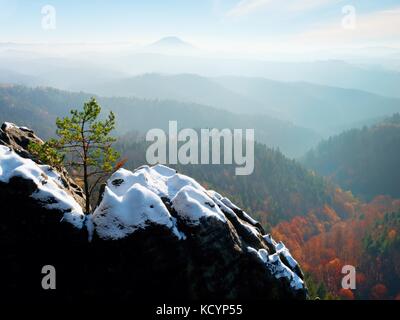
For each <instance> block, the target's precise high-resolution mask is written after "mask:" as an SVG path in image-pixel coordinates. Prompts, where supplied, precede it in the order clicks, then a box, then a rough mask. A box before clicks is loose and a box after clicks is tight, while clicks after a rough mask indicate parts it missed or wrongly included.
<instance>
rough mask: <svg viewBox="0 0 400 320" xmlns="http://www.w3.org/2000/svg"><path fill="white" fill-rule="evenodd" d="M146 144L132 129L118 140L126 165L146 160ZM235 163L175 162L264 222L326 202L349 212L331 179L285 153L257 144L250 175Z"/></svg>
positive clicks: (318, 207) (272, 222)
mask: <svg viewBox="0 0 400 320" xmlns="http://www.w3.org/2000/svg"><path fill="white" fill-rule="evenodd" d="M147 146H148V143H147V142H145V141H144V140H143V139H142V138H140V136H139V135H137V134H134V133H131V134H128V135H125V136H124V137H122V138H120V139H119V141H118V143H117V149H119V151H120V152H121V154H122V157H125V158H126V159H127V163H126V164H125V166H126V167H127V168H129V169H134V168H136V167H138V166H140V165H143V164H146V159H145V154H146V148H147ZM235 167H236V166H235V165H234V164H233V165H178V166H175V168H176V169H177V170H178V171H179V172H182V173H184V174H188V175H190V176H192V177H194V178H195V179H196V180H198V181H200V182H201V183H202V184H204V185H206V186H207V187H208V188H210V189H216V190H221V191H222V192H223V193H224V194H225V195H226V196H229V197H230V198H232V199H234V201H235V202H236V203H238V205H240V206H242V207H243V208H245V209H247V210H249V211H250V212H252V213H253V215H254V216H255V217H256V218H257V219H259V220H260V221H261V222H262V224H263V225H264V227H267V228H268V227H271V226H274V225H276V224H277V223H279V222H280V221H286V220H290V219H292V218H293V217H295V216H297V215H305V214H307V213H308V212H310V211H314V212H316V213H319V212H320V211H322V210H323V208H324V207H325V206H333V207H334V209H335V210H337V212H338V214H339V215H342V216H343V217H345V216H347V215H348V213H347V212H346V210H345V206H344V205H343V204H342V203H340V204H339V203H338V202H337V196H336V188H335V187H334V186H333V185H332V184H330V183H327V182H326V181H325V180H324V179H323V178H322V177H320V176H317V175H314V174H312V173H311V172H310V171H308V170H306V169H304V168H303V167H302V165H300V164H299V163H298V162H297V161H295V160H290V159H288V158H286V157H285V156H284V155H283V154H282V153H281V152H280V151H279V150H277V149H270V148H267V147H266V146H265V145H262V144H256V146H255V165H254V172H253V174H251V175H249V176H236V175H235V171H234V170H235Z"/></svg>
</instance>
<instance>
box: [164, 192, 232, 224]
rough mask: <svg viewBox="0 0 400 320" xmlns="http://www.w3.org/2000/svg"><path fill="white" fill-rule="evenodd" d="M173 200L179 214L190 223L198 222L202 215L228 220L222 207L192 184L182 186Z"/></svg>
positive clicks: (223, 220)
mask: <svg viewBox="0 0 400 320" xmlns="http://www.w3.org/2000/svg"><path fill="white" fill-rule="evenodd" d="M171 202H172V205H173V208H174V209H175V210H176V212H177V213H178V215H179V216H180V217H181V218H182V219H183V220H184V221H187V222H188V223H190V224H194V225H195V224H198V223H199V220H200V218H202V217H215V218H217V219H219V220H221V221H222V222H226V218H225V216H224V214H223V213H222V211H221V209H220V208H219V207H218V206H217V205H216V203H215V202H214V201H213V200H212V199H211V198H210V196H208V195H207V193H205V192H204V191H202V190H199V189H196V188H194V187H193V186H191V185H186V186H184V187H182V189H180V190H179V191H178V193H177V194H176V195H175V197H174V198H173V199H172V201H171Z"/></svg>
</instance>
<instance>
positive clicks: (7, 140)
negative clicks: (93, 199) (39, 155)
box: [0, 123, 85, 207]
mask: <svg viewBox="0 0 400 320" xmlns="http://www.w3.org/2000/svg"><path fill="white" fill-rule="evenodd" d="M31 142H34V143H39V144H41V143H43V141H42V139H40V138H39V137H38V136H36V135H35V133H34V132H33V131H32V130H31V129H29V128H24V127H18V126H16V125H15V124H13V123H3V124H2V126H1V129H0V145H4V146H7V147H10V148H11V149H12V150H13V151H14V152H15V153H16V154H18V155H19V156H21V157H22V158H27V159H31V160H33V161H35V162H36V163H40V161H39V160H38V159H36V158H35V157H34V156H33V155H32V154H31V153H30V152H29V151H28V146H29V143H31ZM58 174H59V175H60V177H61V179H62V183H63V185H64V187H65V190H66V191H67V192H68V193H69V194H71V196H72V197H73V198H74V199H75V201H76V202H78V204H79V205H80V206H81V207H84V206H85V196H84V192H83V190H82V188H81V187H79V186H78V185H77V184H76V183H75V182H74V180H73V179H71V177H70V176H69V175H68V172H67V171H66V170H65V169H62V170H59V171H58Z"/></svg>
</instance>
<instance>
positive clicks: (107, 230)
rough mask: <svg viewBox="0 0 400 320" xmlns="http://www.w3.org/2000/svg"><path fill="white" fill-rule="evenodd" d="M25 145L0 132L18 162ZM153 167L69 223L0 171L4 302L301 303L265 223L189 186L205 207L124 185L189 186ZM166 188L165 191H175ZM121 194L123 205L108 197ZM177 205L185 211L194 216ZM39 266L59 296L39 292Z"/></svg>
mask: <svg viewBox="0 0 400 320" xmlns="http://www.w3.org/2000/svg"><path fill="white" fill-rule="evenodd" d="M29 139H38V138H37V137H36V136H35V135H34V134H33V132H31V131H29V130H28V129H20V128H18V127H12V129H11V130H10V128H9V126H8V128H7V127H5V126H3V127H2V130H1V131H0V144H2V145H6V146H9V147H11V148H12V149H13V150H14V151H15V152H16V153H18V154H19V155H20V156H21V157H24V158H31V156H30V154H29V152H28V151H27V150H26V147H27V140H29ZM0 160H1V159H0ZM1 163H2V162H0V164H1ZM3 169H4V168H3ZM158 169H160V170H164V171H165V170H167V169H168V170H171V169H169V168H166V169H165V167H164V168H158ZM158 169H157V168H156V169H154V170H153V169H152V168H148V167H147V168H146V167H145V168H143V169H138V171H137V172H136V171H135V172H134V173H130V175H129V176H126V175H125V172H122V173H119V172H117V173H115V174H114V175H113V177H111V178H110V180H109V182H108V184H107V186H106V187H105V191H104V195H103V199H102V201H101V203H100V205H99V207H98V208H97V209H96V211H95V212H94V214H93V215H91V216H89V217H86V218H84V219H83V220H84V221H82V222H80V221H76V220H73V221H72V223H71V221H69V220H68V219H66V218H65V217H66V216H65V215H66V214H68V212H67V213H66V212H65V210H63V209H60V208H57V207H49V206H48V205H47V207H46V205H45V204H44V202H43V199H41V200H40V201H38V199H36V198H34V197H32V195H33V194H35V192H37V190H38V185H37V184H36V183H34V181H33V180H30V179H28V178H26V177H20V176H14V177H12V178H10V179H9V181H7V182H2V180H1V177H2V176H1V173H0V204H1V207H0V248H1V253H0V255H1V264H0V283H1V286H0V295H1V298H2V299H5V300H11V301H13V300H18V301H21V300H22V301H30V302H32V301H41V300H42V299H46V301H47V300H50V301H61V302H76V301H79V300H81V299H83V300H84V301H87V300H92V299H93V300H96V301H99V300H100V301H101V300H103V299H104V300H116V301H126V302H132V303H134V302H138V301H147V302H148V301H151V302H157V301H160V302H168V301H170V302H173V301H178V300H180V301H185V300H190V301H193V300H198V299H222V300H225V299H232V300H234V299H245V300H267V299H305V298H307V289H306V286H305V284H304V283H303V281H302V278H303V275H302V273H301V270H300V267H299V266H298V265H297V263H295V261H294V260H293V258H291V256H290V254H289V252H288V250H287V249H286V248H284V246H283V244H277V243H275V242H274V241H273V239H272V238H270V237H269V236H267V235H264V231H263V230H262V227H261V226H260V225H259V224H258V223H257V222H256V221H254V220H253V219H251V218H250V217H249V216H247V215H246V213H244V212H243V211H242V210H240V209H239V208H237V207H234V205H232V204H230V202H229V200H227V199H224V198H222V197H221V196H220V195H219V194H217V193H214V192H208V191H205V190H202V189H195V190H194V191H196V190H197V191H196V192H198V193H199V194H200V192H203V193H204V195H202V197H203V196H204V197H205V199H206V201H203V200H202V199H203V198H201V197H200V198H196V199H195V200H193V201H194V202H191V201H192V200H191V198H190V197H189V200H188V201H187V202H185V201H186V200H185V199H186V198H184V197H183V196H182V194H183V195H186V194H187V195H189V196H190V195H191V193H190V192H189V191H193V189H194V188H192V189H190V188H188V187H187V186H186V187H182V188H181V187H180V188H181V189H179V188H177V189H176V190H175V189H174V190H175V191H174V194H172V193H171V192H170V193H169V194H165V195H164V196H161V195H159V194H157V192H156V190H153V191H151V192H150V191H149V190H150V189H151V188H152V185H150V184H149V185H146V184H145V186H147V187H148V188H147V189H146V188H145V187H143V186H139V187H138V184H137V183H133V182H131V183H132V186H130V185H128V181H129V179H134V181H136V180H135V179H137V178H138V179H139V178H142V177H145V179H144V180H143V181H145V182H146V183H147V181H148V180H146V179H153V178H154V179H155V180H154V181H155V183H156V184H157V185H159V180H157V179H164V178H165V177H167V178H168V179H169V180H168V179H167V178H165V180H163V181H164V182H165V181H167V182H168V181H173V182H176V181H177V185H179V186H180V185H182V181H186V182H187V181H188V184H191V185H194V183H195V182H192V181H191V180H188V179H190V178H187V177H184V176H179V175H174V174H170V172H169V171H168V175H159V176H158V175H157V176H156V175H152V174H154V172H155V170H158ZM0 172H1V171H0ZM160 172H161V171H160ZM60 175H61V174H60ZM62 177H63V179H65V181H67V184H66V185H64V186H63V187H64V188H65V190H66V192H68V193H69V194H70V195H71V196H73V198H74V199H76V202H78V203H80V200H82V195H81V194H80V193H79V189H77V188H76V187H75V186H73V187H72V188H71V187H70V186H71V184H74V183H73V181H72V179H70V178H69V177H68V174H67V173H66V172H63V173H62ZM179 179H182V180H179ZM140 181H142V180H140ZM160 181H161V180H160ZM167 182H166V185H167V184H168V183H167ZM167 186H168V187H169V188H170V189H171V190H172V187H174V186H175V185H167ZM61 187H62V186H61ZM128 187H129V188H128ZM195 187H196V188H197V186H195ZM78 188H79V187H78ZM110 188H111V189H110ZM123 188H125V189H124V192H125V193H126V195H125V194H124V195H123V196H121V197H122V199H123V201H120V199H121V198H113V195H114V192H115V193H116V194H118V192H120V190H122V189H123ZM174 188H175V187H174ZM199 188H200V187H199ZM76 190H78V192H77V193H76ZM151 190H152V189H151ZM194 191H193V192H194ZM180 193H181V194H180ZM121 194H122V193H121ZM148 194H150V196H147V195H148ZM142 195H146V197H144V196H143V197H142ZM148 197H150V200H149V198H148ZM158 198H159V199H160V201H158V200H157V199H158ZM113 199H114V200H113ZM115 199H117V200H115ZM154 199H155V200H154ZM182 199H183V200H185V201H183V200H182ZM111 200H113V201H116V202H112V201H111ZM156 200H157V201H156ZM178 200H179V201H178ZM47 201H48V202H49V200H47ZM129 201H131V202H129ZM140 201H143V203H144V204H145V205H146V207H145V205H143V207H140V209H136V211H135V212H132V211H131V210H130V208H131V205H132V206H135V205H137V203H138V202H140ZM196 201H197V202H196ZM194 205H196V206H197V205H200V207H199V208H200V209H201V213H203V212H208V211H207V210H208V209H209V210H211V211H212V214H211V213H210V214H208V213H207V214H204V215H196V214H197V211H196V210H197V209H196V208H197V207H195V208H194V207H193V206H194ZM132 208H133V207H132ZM160 208H162V209H163V208H165V209H166V210H164V209H163V210H164V211H165V216H163V217H162V216H161V215H160V216H157V214H158V212H159V211H157V210H161V209H160ZM182 208H188V209H187V210H188V212H190V211H191V210H192V213H191V215H187V214H186V213H184V212H182ZM193 208H194V209H193ZM195 209H196V210H195ZM113 210H114V211H113ZM132 210H133V209H132ZM138 210H139V211H140V210H142V211H140V212H139V211H138ZM152 210H156V211H155V214H154V212H153V211H152ZM164 211H162V212H164ZM211 211H210V212H211ZM160 212H161V211H160ZM195 213H196V214H195ZM214 213H215V215H213V214H214ZM146 214H147V216H146ZM137 215H140V216H143V219H142V220H140V221H139V220H138V218H137ZM218 215H219V216H218ZM104 219H106V220H104ZM104 221H106V222H107V223H105V222H104ZM138 221H139V222H138ZM88 236H90V238H91V241H88ZM44 265H53V266H54V267H55V268H56V279H57V280H56V281H57V287H56V290H43V289H42V287H41V281H42V277H43V275H42V274H41V269H42V267H43V266H44Z"/></svg>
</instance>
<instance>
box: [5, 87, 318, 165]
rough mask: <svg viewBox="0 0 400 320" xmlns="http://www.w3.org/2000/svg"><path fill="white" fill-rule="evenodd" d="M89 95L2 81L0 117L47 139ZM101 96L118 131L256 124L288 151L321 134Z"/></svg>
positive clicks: (207, 110)
mask: <svg viewBox="0 0 400 320" xmlns="http://www.w3.org/2000/svg"><path fill="white" fill-rule="evenodd" d="M90 96H91V95H90V94H88V93H82V92H79V93H74V92H68V91H62V90H57V89H52V88H29V87H24V86H16V85H1V84H0V122H4V121H8V122H16V123H18V124H19V125H21V126H26V127H29V128H32V129H33V130H35V132H37V134H39V135H40V136H41V137H43V138H45V139H47V138H49V137H50V136H51V135H53V134H54V132H55V119H56V117H62V116H65V115H67V113H68V112H69V110H70V109H77V108H81V106H82V105H83V103H84V102H85V101H87V100H88V99H89V98H90ZM97 99H98V101H99V103H100V104H101V106H102V108H103V111H104V113H107V111H109V110H112V111H114V113H115V115H116V123H117V128H116V129H117V130H116V132H117V134H118V135H121V134H124V133H127V132H129V131H131V130H138V131H140V132H142V133H144V132H146V131H147V130H149V129H152V128H161V129H167V128H168V121H169V120H176V121H177V122H178V126H179V127H180V128H218V129H223V128H230V129H234V128H243V129H248V128H251V129H254V130H255V135H256V140H257V141H260V142H262V143H265V144H267V145H268V146H269V147H274V148H276V147H279V148H280V149H281V150H282V152H284V153H285V155H287V156H290V157H297V156H300V155H301V154H304V152H305V151H306V150H308V149H310V148H311V147H312V146H314V145H315V144H316V143H317V142H318V141H319V140H320V137H319V135H318V134H316V133H315V132H313V131H312V130H309V129H306V128H302V127H299V126H296V125H294V124H292V123H289V122H285V121H281V120H277V119H274V118H271V117H269V116H267V115H254V114H253V115H251V114H249V115H247V114H235V113H231V112H228V111H224V110H220V109H216V108H213V107H209V106H205V105H200V104H195V103H190V102H178V101H173V100H148V99H137V98H119V97H109V98H104V97H97Z"/></svg>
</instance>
